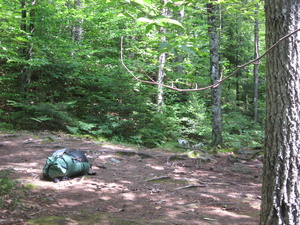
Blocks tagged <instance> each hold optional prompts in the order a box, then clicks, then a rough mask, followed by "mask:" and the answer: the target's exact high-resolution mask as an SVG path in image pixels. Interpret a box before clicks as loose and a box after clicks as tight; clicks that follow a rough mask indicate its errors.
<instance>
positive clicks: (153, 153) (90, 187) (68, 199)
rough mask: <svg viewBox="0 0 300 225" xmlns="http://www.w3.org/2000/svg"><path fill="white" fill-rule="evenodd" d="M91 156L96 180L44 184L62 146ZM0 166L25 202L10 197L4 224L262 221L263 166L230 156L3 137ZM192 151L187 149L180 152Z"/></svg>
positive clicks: (246, 224)
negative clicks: (237, 165) (194, 155)
mask: <svg viewBox="0 0 300 225" xmlns="http://www.w3.org/2000/svg"><path fill="white" fill-rule="evenodd" d="M64 147H66V148H68V149H78V150H82V151H84V152H85V153H86V155H87V157H88V159H89V161H90V163H91V164H92V165H93V167H92V169H91V170H90V172H96V175H94V176H84V177H77V178H74V179H71V180H68V181H62V182H59V183H54V182H51V181H45V180H42V179H41V171H42V168H43V166H44V165H45V161H46V158H47V157H48V156H51V155H52V153H53V152H54V151H56V150H58V149H61V148H64ZM0 153H1V157H0V160H1V163H0V169H4V168H13V169H14V171H15V173H13V174H11V175H10V176H12V177H13V178H16V179H18V181H20V185H21V187H22V189H23V190H26V191H20V190H18V191H16V192H19V193H20V195H19V201H20V203H19V204H17V205H15V204H13V203H12V202H11V201H9V200H7V199H6V202H5V206H4V208H3V207H2V208H0V224H28V225H34V224H43V225H44V224H49V225H51V224H59V225H70V224H99V225H125V224H133V225H135V224H152V225H154V224H157V225H160V224H167V225H171V224H173V225H194V224H200V225H208V224H211V225H226V224H230V225H252V224H258V222H259V208H260V194H261V193H260V192H261V178H262V177H261V174H262V169H261V167H262V163H261V162H260V161H259V160H257V159H255V160H251V161H243V160H242V161H240V163H241V164H243V165H244V166H246V167H248V168H251V172H249V173H237V172H233V171H232V168H233V166H234V162H233V160H232V159H231V160H229V159H230V158H229V153H218V154H210V155H205V156H206V158H210V160H206V162H204V161H205V160H196V159H194V158H188V157H186V156H185V155H184V156H180V153H179V152H176V153H174V152H170V151H166V150H163V149H137V148H136V147H128V146H122V145H114V144H110V143H95V142H93V141H91V140H85V139H79V138H75V137H70V136H66V135H64V134H46V133H43V134H40V133H39V134H31V135H29V134H28V133H27V134H26V133H23V134H21V133H18V134H3V133H0ZM184 153H186V150H182V154H184Z"/></svg>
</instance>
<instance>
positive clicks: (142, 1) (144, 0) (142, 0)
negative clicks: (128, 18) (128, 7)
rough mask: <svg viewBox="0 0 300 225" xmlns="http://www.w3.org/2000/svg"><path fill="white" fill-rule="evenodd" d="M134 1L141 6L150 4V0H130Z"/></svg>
mask: <svg viewBox="0 0 300 225" xmlns="http://www.w3.org/2000/svg"><path fill="white" fill-rule="evenodd" d="M132 1H133V2H135V3H138V4H140V5H143V6H150V5H151V0H132Z"/></svg>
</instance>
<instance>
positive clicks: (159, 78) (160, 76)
mask: <svg viewBox="0 0 300 225" xmlns="http://www.w3.org/2000/svg"><path fill="white" fill-rule="evenodd" d="M163 3H164V4H166V0H163ZM167 15H168V8H164V9H163V11H162V16H167ZM160 33H162V34H164V33H166V29H165V28H164V27H161V28H160ZM161 41H162V42H165V41H166V37H165V36H163V37H162V38H161ZM165 63H166V52H163V53H161V54H160V56H159V58H158V64H159V67H158V74H157V83H158V84H163V83H164V78H165V70H164V67H165ZM157 92H158V93H157V106H158V111H161V106H162V105H163V104H164V90H163V86H162V85H158V87H157Z"/></svg>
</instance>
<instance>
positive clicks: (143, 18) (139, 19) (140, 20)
mask: <svg viewBox="0 0 300 225" xmlns="http://www.w3.org/2000/svg"><path fill="white" fill-rule="evenodd" d="M137 21H138V22H141V23H154V21H153V20H150V19H148V18H146V17H140V18H138V19H137Z"/></svg>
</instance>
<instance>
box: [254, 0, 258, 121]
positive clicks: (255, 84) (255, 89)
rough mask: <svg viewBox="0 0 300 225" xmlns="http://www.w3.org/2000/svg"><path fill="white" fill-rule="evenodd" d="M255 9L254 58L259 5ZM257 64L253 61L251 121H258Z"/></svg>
mask: <svg viewBox="0 0 300 225" xmlns="http://www.w3.org/2000/svg"><path fill="white" fill-rule="evenodd" d="M256 8H257V10H255V12H254V17H255V21H254V58H255V59H256V58H257V57H259V38H258V32H259V28H258V25H259V23H258V18H257V13H258V9H259V6H258V5H256ZM258 65H259V62H255V63H254V68H253V79H254V90H253V108H254V110H253V122H254V123H257V121H258Z"/></svg>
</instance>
